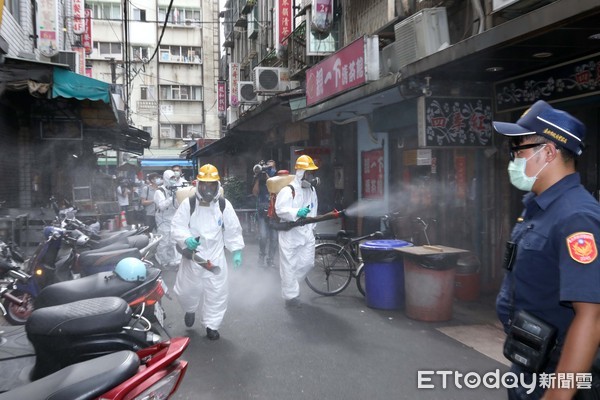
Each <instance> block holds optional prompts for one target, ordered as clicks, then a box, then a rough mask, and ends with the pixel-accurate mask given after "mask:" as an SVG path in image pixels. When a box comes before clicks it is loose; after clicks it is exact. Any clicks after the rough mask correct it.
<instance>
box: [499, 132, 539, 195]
mask: <svg viewBox="0 0 600 400" xmlns="http://www.w3.org/2000/svg"><path fill="white" fill-rule="evenodd" d="M541 146H542V147H541V148H540V149H539V150H538V151H536V152H535V153H533V154H532V155H531V157H529V158H518V157H517V158H515V159H514V160H513V161H511V162H509V163H508V176H509V178H510V183H511V184H512V185H513V186H514V187H516V188H517V189H519V190H523V191H525V192H530V191H531V189H532V188H533V184H534V183H535V181H536V180H537V177H538V175H539V174H540V172H542V170H543V169H544V168H546V165H548V162H546V164H544V166H543V167H542V168H540V170H539V171H538V172H537V173H536V174H535V175H534V176H527V174H526V173H525V169H526V168H527V161H529V160H531V159H532V158H533V157H535V155H536V154H538V153H539V152H540V151H542V150H543V149H544V147H546V145H545V144H541Z"/></svg>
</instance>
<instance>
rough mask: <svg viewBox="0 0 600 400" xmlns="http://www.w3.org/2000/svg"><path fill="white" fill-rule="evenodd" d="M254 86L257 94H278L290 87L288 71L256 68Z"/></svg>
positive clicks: (284, 69) (285, 69)
mask: <svg viewBox="0 0 600 400" xmlns="http://www.w3.org/2000/svg"><path fill="white" fill-rule="evenodd" d="M254 84H255V88H256V92H257V93H278V92H283V91H284V90H287V89H288V87H289V85H290V70H289V69H287V68H275V67H256V68H254Z"/></svg>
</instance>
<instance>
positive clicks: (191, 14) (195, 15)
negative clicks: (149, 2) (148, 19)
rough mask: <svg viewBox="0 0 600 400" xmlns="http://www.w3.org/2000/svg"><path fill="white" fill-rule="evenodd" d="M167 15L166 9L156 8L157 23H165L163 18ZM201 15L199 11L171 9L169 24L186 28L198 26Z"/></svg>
mask: <svg viewBox="0 0 600 400" xmlns="http://www.w3.org/2000/svg"><path fill="white" fill-rule="evenodd" d="M166 15H167V7H159V8H158V21H159V22H165V16H166ZM201 18H202V14H201V11H200V10H194V9H188V8H176V7H174V8H171V14H170V15H169V21H168V22H169V23H171V24H174V25H187V26H196V27H197V26H199V23H200V21H201Z"/></svg>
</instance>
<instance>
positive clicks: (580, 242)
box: [567, 232, 598, 264]
mask: <svg viewBox="0 0 600 400" xmlns="http://www.w3.org/2000/svg"><path fill="white" fill-rule="evenodd" d="M567 248H568V249H569V255H570V256H571V258H572V259H573V260H575V261H577V262H578V263H581V264H589V263H591V262H593V261H594V260H596V258H598V248H597V247H596V240H595V239H594V234H592V233H589V232H575V233H573V234H572V235H570V236H568V237H567Z"/></svg>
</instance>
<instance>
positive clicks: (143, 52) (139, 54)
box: [131, 46, 148, 61]
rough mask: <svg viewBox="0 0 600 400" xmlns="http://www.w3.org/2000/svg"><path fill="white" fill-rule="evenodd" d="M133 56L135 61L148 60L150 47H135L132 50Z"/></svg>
mask: <svg viewBox="0 0 600 400" xmlns="http://www.w3.org/2000/svg"><path fill="white" fill-rule="evenodd" d="M131 55H132V57H133V60H135V61H144V59H146V61H147V60H148V47H142V46H134V47H132V48H131Z"/></svg>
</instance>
